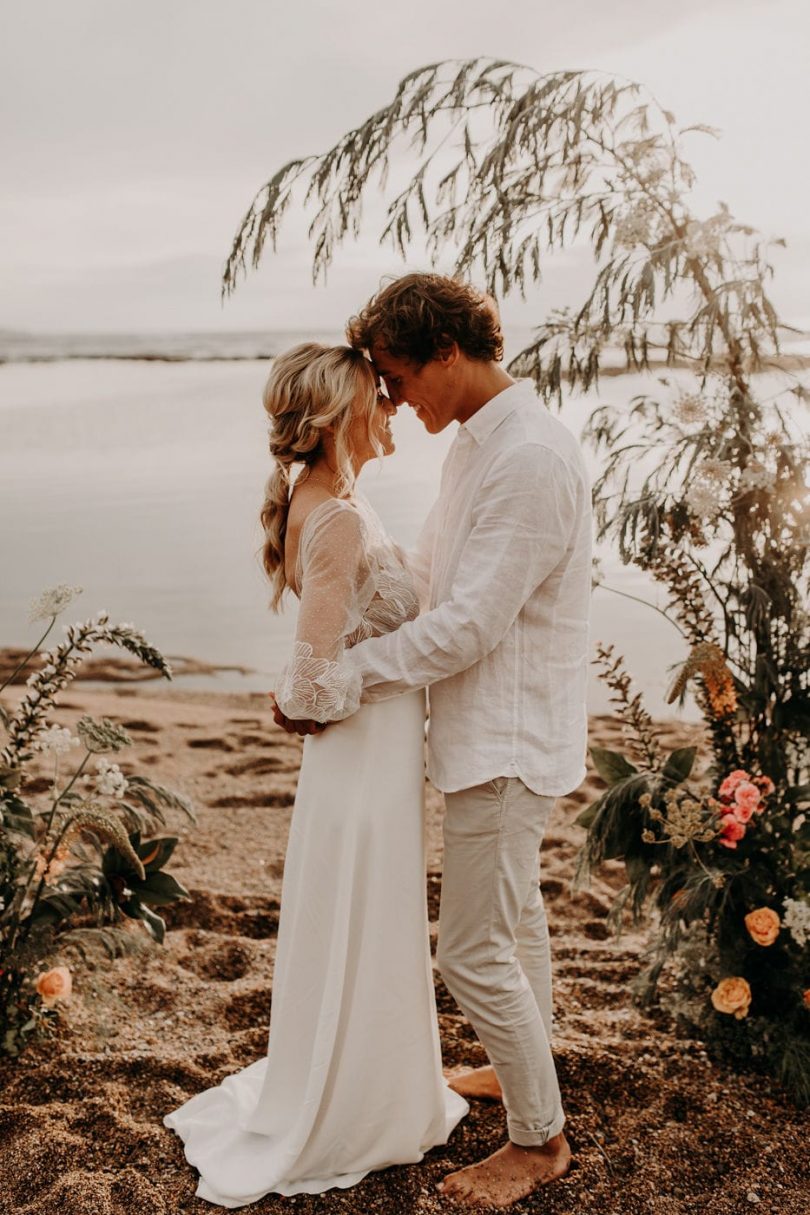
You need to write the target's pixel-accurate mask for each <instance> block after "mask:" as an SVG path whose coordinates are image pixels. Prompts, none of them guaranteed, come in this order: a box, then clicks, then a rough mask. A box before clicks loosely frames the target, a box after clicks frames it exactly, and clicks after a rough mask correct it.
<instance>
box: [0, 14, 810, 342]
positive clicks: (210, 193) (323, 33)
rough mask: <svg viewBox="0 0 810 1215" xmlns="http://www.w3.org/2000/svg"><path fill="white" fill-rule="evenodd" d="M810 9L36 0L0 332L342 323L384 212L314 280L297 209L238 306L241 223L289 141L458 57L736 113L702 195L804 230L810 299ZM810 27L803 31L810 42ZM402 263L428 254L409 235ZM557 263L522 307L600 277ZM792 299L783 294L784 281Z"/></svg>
mask: <svg viewBox="0 0 810 1215" xmlns="http://www.w3.org/2000/svg"><path fill="white" fill-rule="evenodd" d="M807 30H808V21H807V17H806V15H805V8H804V6H803V5H802V4H800V3H799V2H798V0H777V2H776V3H772V4H764V3H753V2H752V3H745V2H742V3H740V2H737V3H731V0H717V2H716V3H714V4H707V3H705V0H704V2H703V3H701V2H700V0H683V2H682V3H680V4H678V5H673V4H671V3H670V2H669V0H649V2H648V3H644V4H641V3H637V2H635V0H632V2H631V0H614V2H613V3H612V4H610V5H605V4H604V3H602V0H569V2H568V3H566V4H565V5H560V4H559V3H556V2H555V3H554V4H552V3H537V0H512V2H511V3H509V4H507V5H506V6H505V7H501V8H500V9H499V10H498V11H497V15H496V11H495V8H494V6H493V4H492V3H491V0H486V2H484V0H452V2H447V3H437V2H436V0H414V2H413V3H410V4H409V5H408V6H407V8H406V7H405V6H399V5H396V6H395V5H390V4H389V5H383V4H380V3H379V0H378V2H377V3H371V2H370V0H358V2H355V3H351V4H348V5H347V4H345V3H341V4H338V3H330V2H327V0H320V2H318V0H304V2H302V3H299V4H294V5H291V4H284V5H281V4H276V3H269V2H265V3H259V2H258V0H233V2H232V3H229V4H227V5H226V4H224V3H218V2H214V0H173V2H172V3H170V4H165V3H157V2H156V0H145V2H144V0H141V2H140V3H134V2H133V0H121V2H119V3H116V4H114V5H111V4H109V3H108V0H71V3H70V4H65V3H64V2H62V0H49V2H47V3H46V2H44V0H31V2H30V3H28V4H26V5H25V6H23V5H17V6H15V7H14V8H13V10H12V11H10V12H8V11H7V13H6V14H5V17H4V48H5V49H4V52H3V58H4V63H3V64H2V72H0V108H1V109H2V113H3V114H4V116H5V118H4V127H5V129H4V131H3V141H4V176H5V183H6V185H5V195H4V201H3V202H2V204H0V233H2V235H0V264H2V268H3V275H2V284H3V285H2V289H1V293H0V326H3V327H7V328H14V327H16V328H33V329H61V330H66V329H71V328H74V329H76V328H81V329H84V328H88V329H90V328H104V329H137V330H150V329H159V328H171V329H194V328H204V329H211V328H222V327H227V328H242V327H244V328H264V327H273V328H278V327H282V328H291V329H295V328H299V327H305V326H307V325H310V324H311V325H312V326H313V327H316V328H320V327H325V326H326V327H332V326H334V325H335V324H340V322H341V321H342V319H343V318H344V317H345V315H346V314H347V312H348V311H351V309H352V308H353V307H355V306H356V305H357V303H358V302H360V301H362V299H363V298H365V296H366V295H367V294H368V293H369V292H370V291H372V290H373V289H374V288H375V287H376V285H377V283H378V281H379V278H380V276H381V275H382V274H384V273H398V272H401V271H402V269H403V268H404V265H405V264H404V263H403V262H402V261H401V260H400V259H399V258H398V257H397V256H396V255H395V254H394V253H393V252H391V251H390V250H389V249H379V247H378V245H377V242H376V232H377V229H378V224H375V220H378V219H379V215H380V209H379V206H378V207H377V208H376V215H375V207H374V205H372V207H371V210H370V213H369V216H368V219H369V223H368V225H367V228H366V230H365V232H364V236H363V239H362V240H361V241H360V242H359V243H358V244H357V245H353V246H352V245H349V246H347V247H346V248H345V249H344V250H342V251H341V252H340V254H339V257H338V258H337V259H336V263H335V266H334V268H333V270H332V272H331V274H330V278H329V285H328V287H327V288H319V289H318V290H317V291H316V290H314V289H313V288H312V287H311V286H310V277H309V249H308V247H307V243H306V239H305V235H304V232H303V225H302V224H301V222H300V221H299V222H298V223H297V224H296V223H295V222H293V223H292V224H291V225H290V228H289V231H287V232H285V234H284V238H283V240H282V245H281V248H280V251H279V254H278V255H277V256H276V257H275V258H270V257H268V258H267V259H266V263H265V265H264V266H263V267H262V269H261V271H260V272H259V274H257V275H255V276H251V278H250V280H249V281H248V282H246V283H245V284H244V286H243V287H240V289H239V291H238V292H237V294H236V296H235V297H234V298H233V299H232V300H231V301H229V303H228V304H227V306H226V307H225V309H222V308H221V306H220V301H219V294H218V292H219V273H220V269H221V265H222V262H223V260H224V257H225V255H226V254H227V251H228V248H229V245H230V241H231V238H232V236H233V232H234V229H235V227H236V224H237V222H238V220H239V218H240V216H241V214H242V212H243V211H244V209H245V207H246V206H247V204H248V203H249V201H250V199H251V198H252V196H253V194H254V192H255V191H256V189H258V187H259V186H260V185H261V183H262V181H263V180H264V179H265V178H266V177H267V176H268V175H269V174H270V173H271V172H272V171H273V170H274V169H276V168H277V167H278V166H279V165H280V164H281V163H283V162H284V161H285V160H286V159H288V158H290V157H292V156H294V155H299V154H301V153H303V152H310V151H317V150H321V149H323V148H325V147H327V146H328V145H329V144H330V143H331V142H332V141H333V140H334V139H336V138H337V137H338V136H339V135H340V134H342V132H343V131H344V130H346V129H347V128H349V127H350V126H352V125H355V124H356V123H358V122H360V121H362V120H363V119H364V118H365V117H366V116H367V115H368V114H369V113H370V112H371V111H372V110H373V109H375V108H378V107H379V106H380V105H382V104H385V102H386V101H387V100H388V99H389V98H390V96H391V95H392V92H393V88H394V85H395V83H396V81H397V80H398V79H399V78H400V77H401V76H402V75H403V74H404V73H405V72H407V71H409V70H411V69H413V68H414V67H416V66H418V65H420V64H422V63H424V62H429V61H434V60H436V59H440V58H443V57H447V56H453V57H465V56H469V55H476V54H490V55H498V56H503V57H506V58H516V59H520V60H522V61H524V62H527V63H530V64H532V65H534V66H536V67H537V68H538V69H540V70H550V69H557V68H560V67H598V68H602V69H605V70H610V71H614V72H619V73H621V74H624V75H627V76H631V77H633V78H636V79H642V80H644V81H645V82H646V83H647V84H649V85H650V87H651V88H652V89H653V91H654V92H655V93H656V94H657V95H658V96H659V97H660V98H661V100H662V101H663V102H664V103H665V104H666V105H668V106H670V107H671V108H673V109H675V111H676V113H677V115H678V118H679V120H681V121H683V122H686V121H706V122H709V123H712V124H714V125H717V126H720V127H722V128H723V130H724V134H723V140H722V142H721V143H720V144H718V145H714V146H709V145H708V144H706V145H705V146H704V147H701V146H700V145H699V143H697V142H696V143H695V145H694V155H693V159H694V161H695V164H696V167H697V168H698V170H699V173H700V177H701V183H702V185H701V190H702V192H703V193H702V195H701V196H700V197H701V202H702V203H704V204H705V205H706V206H707V207H711V206H713V205H714V202H715V201H716V199H717V198H718V197H723V198H725V199H726V201H728V202H729V203H730V205H731V206H732V208H733V209H734V210H735V211H736V212H737V213H739V214H740V215H741V216H743V217H745V218H746V219H749V220H750V221H751V222H753V223H755V224H758V225H760V226H763V227H764V228H765V229H766V230H769V231H773V232H774V234H777V235H785V236H786V237H788V239H789V240H791V241H792V245H791V250H790V256H789V257H788V258H785V259H782V266H783V267H784V272H783V273H782V275H781V278H780V280H779V286H778V289H777V291H776V295H777V299H778V300H779V301H781V302H782V306H783V308H785V310H786V311H788V312H789V313H791V314H793V315H796V314H797V310H798V312H806V306H804V305H803V303H802V299H803V291H804V287H803V279H804V278H806V273H807V269H808V265H809V264H810V220H808V218H807V212H806V203H805V200H806V197H807V188H808V184H810V183H808V153H807V150H806V149H807V141H806V140H804V139H803V138H802V137H801V133H800V131H799V130H798V127H799V122H798V115H799V114H801V113H803V112H806V108H807V107H806V102H807V84H806V70H805V62H806V42H807V37H806V35H807ZM803 35H804V37H803ZM408 264H410V265H420V264H423V263H422V262H421V261H420V253H419V251H418V249H417V250H415V251H414V253H413V255H412V257H411V259H410V261H409V263H408ZM587 268H588V267H587V258H586V255H585V254H584V253H580V252H574V253H573V254H571V255H570V256H569V259H568V261H566V262H562V263H557V264H556V265H555V267H553V268H552V269H551V271H550V273H549V276H548V280H547V282H546V283H545V284H544V288H543V291H542V292H541V293H540V295H538V296H535V297H534V298H533V300H532V301H531V304H530V307H529V308H528V309H527V308H524V307H522V306H521V305H520V304H519V303H517V302H515V303H507V305H506V306H505V309H504V311H505V313H506V314H507V315H508V316H510V317H514V319H515V320H516V322H518V323H520V322H522V321H524V320H525V319H526V318H527V317H528V316H529V315H531V316H532V318H534V316H536V312H537V309H538V308H541V307H546V306H548V305H549V304H551V303H556V302H559V300H560V299H561V298H562V297H563V296H564V295H565V294H566V292H570V291H571V289H572V287H574V288H575V287H576V285H577V284H579V283H581V282H584V275H585V274H586V272H587ZM780 293H781V294H780Z"/></svg>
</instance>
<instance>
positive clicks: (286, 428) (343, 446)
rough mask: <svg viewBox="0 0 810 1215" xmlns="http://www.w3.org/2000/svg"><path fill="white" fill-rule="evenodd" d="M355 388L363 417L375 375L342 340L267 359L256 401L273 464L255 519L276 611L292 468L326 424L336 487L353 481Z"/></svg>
mask: <svg viewBox="0 0 810 1215" xmlns="http://www.w3.org/2000/svg"><path fill="white" fill-rule="evenodd" d="M358 396H360V399H361V401H362V405H363V407H364V408H365V412H366V417H367V419H368V424H369V438H370V439H371V442H372V446H373V447H374V448H375V450H377V449H379V450H378V455H379V454H382V450H381V448H380V447H379V443H378V442H377V441H376V440H374V439H373V438H372V435H371V422H372V418H373V417H374V412H375V410H376V407H377V378H376V376H375V374H374V371H373V369H372V366H371V364H370V363H369V361H368V359H367V358H366V357H365V355H363V354H362V353H361V352H360V351H358V350H354V349H352V348H351V347H350V346H321V345H320V344H319V343H317V342H302V343H301V344H300V345H299V346H293V347H292V348H291V349H290V350H286V351H285V352H284V353H283V354H280V355H278V356H277V357H276V358H275V359H274V360H273V367H272V370H271V372H270V375H269V376H268V379H267V384H266V385H265V389H264V395H263V398H262V399H263V404H264V408H265V410H266V412H267V415H268V417H269V418H270V422H271V427H270V454H271V456H272V457H273V461H274V468H273V471H272V472H271V474H270V476H269V478H268V480H267V485H266V487H265V498H264V504H263V506H262V510H261V522H262V527H263V528H264V548H263V552H262V564H263V565H264V569H265V572H266V574H267V576H268V577H269V579H270V581H271V584H272V587H273V595H272V599H271V601H270V606H271V607H272V608H273V610H274V611H278V610H279V607H280V605H281V600H282V597H283V595H284V591H285V590H286V589H287V578H286V575H285V572H284V541H285V538H286V534H287V516H288V514H289V506H290V493H291V490H292V486H293V477H292V470H293V466H294V465H295V464H303V465H304V470H303V472H302V473H301V474H299V475H301V476H306V475H307V473H308V472H309V470H310V468H311V467H312V465H313V464H314V463H315V462H316V460H318V458H319V457H320V456H321V455H323V434H324V431H325V430H326V428H327V427H330V428H331V430H332V433H333V435H334V439H335V454H336V459H337V465H338V474H339V476H338V483H337V489H338V492H339V493H348V492H350V491H351V490H352V488H353V486H354V479H355V478H354V470H353V468H352V463H351V452H350V451H349V446H348V433H349V430H350V428H351V425H352V422H353V419H354V412H353V411H354V406H355V402H356V400H357V398H358Z"/></svg>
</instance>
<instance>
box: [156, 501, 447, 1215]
mask: <svg viewBox="0 0 810 1215" xmlns="http://www.w3.org/2000/svg"><path fill="white" fill-rule="evenodd" d="M297 582H298V587H299V588H300V599H301V603H300V609H299V616H298V625H297V632H296V643H295V651H294V657H293V659H292V661H291V662H290V663H289V664H288V666H287V667H286V668H285V671H284V674H283V677H282V681H281V684H280V686H279V688H278V689H277V694H276V698H277V700H278V703H279V706H280V707H281V709H282V711H283V712H284V713H285V714H286V715H287V716H288V717H291V718H315V719H317V720H319V721H330V722H333V723H335V724H332V725H330V726H329V728H328V729H327V730H325V731H324V732H323V733H322V734H318V735H312V736H308V737H307V738H306V740H305V742H304V751H303V758H302V763H301V772H300V776H299V781H298V789H297V793H296V798H295V807H294V810H293V816H292V822H291V826H290V836H289V842H288V845H287V855H286V860H285V867H284V880H283V886H282V896H281V915H280V923H279V935H278V948H277V953H276V964H275V973H274V978H273V1001H272V1012H271V1019H270V1034H269V1042H268V1048H267V1055H266V1057H265V1058H262V1059H260V1060H258V1061H257V1062H255V1063H251V1064H250V1065H249V1066H248V1067H245V1068H243V1070H242V1071H239V1072H237V1073H235V1074H234V1075H232V1076H229V1077H228V1078H227V1079H226V1080H224V1081H223V1083H222V1084H220V1085H218V1086H217V1087H216V1088H211V1089H208V1090H206V1091H205V1092H202V1093H199V1094H198V1095H197V1096H195V1097H192V1098H191V1099H190V1100H189V1101H187V1102H186V1103H185V1104H184V1105H182V1106H181V1107H180V1108H179V1109H177V1110H175V1111H174V1112H173V1113H171V1114H168V1115H167V1116H166V1117H165V1118H164V1120H163V1121H164V1123H165V1124H166V1126H168V1127H171V1128H172V1129H173V1130H175V1131H176V1132H177V1134H178V1135H180V1136H181V1138H182V1139H183V1141H184V1145H185V1154H186V1158H187V1159H188V1161H189V1163H190V1164H192V1165H195V1166H196V1168H197V1169H198V1170H199V1173H200V1181H199V1185H198V1187H197V1195H198V1196H199V1197H200V1198H205V1199H207V1200H208V1201H209V1202H212V1203H216V1204H218V1205H219V1206H223V1207H238V1206H242V1205H244V1204H245V1203H249V1202H255V1201H256V1200H258V1199H259V1198H261V1197H262V1195H264V1194H267V1193H271V1192H272V1193H275V1194H284V1195H293V1194H316V1193H320V1192H321V1191H323V1190H327V1189H330V1188H332V1187H339V1188H345V1187H347V1186H351V1185H354V1184H355V1183H356V1182H358V1181H360V1180H361V1179H362V1178H363V1177H364V1176H365V1175H366V1174H367V1173H368V1172H370V1171H371V1170H374V1169H383V1168H386V1167H387V1166H388V1165H393V1164H408V1163H413V1162H416V1161H419V1160H421V1159H422V1156H423V1154H424V1153H425V1152H426V1151H427V1150H428V1149H429V1148H432V1147H434V1146H435V1145H437V1144H442V1143H445V1142H446V1141H447V1138H448V1136H449V1135H450V1133H451V1131H452V1130H453V1128H454V1127H455V1126H456V1124H457V1123H458V1122H459V1120H460V1119H461V1118H462V1117H463V1116H464V1114H465V1113H466V1112H467V1110H468V1108H469V1107H468V1105H467V1102H466V1101H465V1100H464V1099H463V1098H462V1097H460V1096H459V1095H458V1094H457V1093H454V1092H453V1091H452V1090H451V1089H450V1088H448V1087H447V1084H446V1082H445V1081H444V1078H443V1076H442V1068H441V1054H440V1046H439V1033H438V1024H437V1019H436V1005H435V998H434V992H433V976H432V968H431V960H430V947H429V937H428V921H427V906H426V897H425V845H424V761H423V750H424V718H425V699H424V692H421V691H420V692H411V693H407V694H405V695H402V696H396V697H393V698H391V699H389V700H381V701H376V702H373V703H369V704H364V705H360V691H361V689H360V687H359V683H358V681H357V680H356V678H355V677H354V676H353V675H350V674H349V673H348V668H347V667H346V666H345V665H342V664H341V661H340V659H341V655H342V652H343V648H344V646H346V645H351V644H354V643H355V642H356V641H358V640H361V639H363V638H365V637H370V636H373V635H379V634H381V633H385V632H389V631H391V630H392V629H395V628H397V627H398V626H399V625H400V624H402V623H403V622H404V621H405V620H410V619H412V618H413V617H414V616H415V615H416V614H417V612H418V601H417V597H416V593H415V590H414V586H413V582H412V580H411V578H410V576H409V573H408V570H407V567H406V564H405V561H404V555H403V554H402V552H401V550H400V549H398V548H397V546H396V545H394V544H393V542H392V541H391V540H390V539H389V538H388V537H387V536H386V534H385V532H384V530H383V528H382V525H381V524H380V521H379V519H378V518H377V516H376V515H375V514H374V512H373V510H372V509H371V507H370V506H369V504H368V503H367V502H366V501H365V499H363V498H361V497H358V498H355V499H352V500H337V499H331V500H330V501H328V502H325V503H322V504H321V505H319V506H318V507H316V508H315V509H314V510H313V511H312V512H311V513H310V514H309V515H308V516H307V518H306V520H305V523H304V528H303V531H302V534H301V541H300V547H299V556H298V566H297Z"/></svg>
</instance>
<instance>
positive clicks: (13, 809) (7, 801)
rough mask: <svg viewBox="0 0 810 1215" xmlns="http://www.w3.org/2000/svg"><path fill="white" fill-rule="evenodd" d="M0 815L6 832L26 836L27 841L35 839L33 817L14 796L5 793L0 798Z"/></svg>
mask: <svg viewBox="0 0 810 1215" xmlns="http://www.w3.org/2000/svg"><path fill="white" fill-rule="evenodd" d="M0 813H2V822H3V826H4V827H5V829H6V831H15V832H17V833H18V834H19V835H27V836H28V838H29V839H34V838H35V836H36V829H35V827H34V816H33V815H32V813H31V811H30V809H29V808H28V806H26V804H25V802H24V801H22V800H21V799H20V798H19V797H17V796H16V794H14V793H11V792H8V791H6V792H5V793H4V794H3V796H2V797H0Z"/></svg>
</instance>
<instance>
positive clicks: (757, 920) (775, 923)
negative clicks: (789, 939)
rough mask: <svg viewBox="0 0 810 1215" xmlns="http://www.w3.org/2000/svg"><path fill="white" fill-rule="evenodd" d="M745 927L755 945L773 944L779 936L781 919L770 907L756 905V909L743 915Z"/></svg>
mask: <svg viewBox="0 0 810 1215" xmlns="http://www.w3.org/2000/svg"><path fill="white" fill-rule="evenodd" d="M745 927H746V928H747V929H748V931H749V932H750V934H751V936H752V937H753V939H754V940H755V941H756V943H757V945H773V943H774V941H775V940H776V938H777V937H778V936H779V929H780V928H781V927H782V921H781V920H780V919H779V916H778V915H777V914H776V912H775V911H772V910H771V908H770V907H757V909H756V911H749V912H748V915H747V916H746V917H745Z"/></svg>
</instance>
